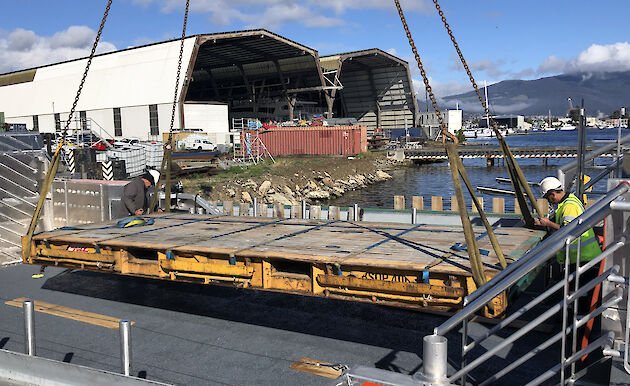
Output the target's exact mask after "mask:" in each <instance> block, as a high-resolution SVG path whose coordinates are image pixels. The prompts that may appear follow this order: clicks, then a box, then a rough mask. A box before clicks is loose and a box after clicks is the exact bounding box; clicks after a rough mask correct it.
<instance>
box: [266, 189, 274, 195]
mask: <svg viewBox="0 0 630 386" xmlns="http://www.w3.org/2000/svg"><path fill="white" fill-rule="evenodd" d="M275 193H276V190H275V189H274V188H271V189H269V190H268V191H267V194H275Z"/></svg>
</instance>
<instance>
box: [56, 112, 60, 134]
mask: <svg viewBox="0 0 630 386" xmlns="http://www.w3.org/2000/svg"><path fill="white" fill-rule="evenodd" d="M55 130H56V131H61V117H60V116H59V113H57V114H55Z"/></svg>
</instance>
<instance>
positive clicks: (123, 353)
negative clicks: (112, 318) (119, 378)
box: [118, 320, 131, 375]
mask: <svg viewBox="0 0 630 386" xmlns="http://www.w3.org/2000/svg"><path fill="white" fill-rule="evenodd" d="M130 326H131V323H130V322H129V321H128V320H121V321H120V322H119V323H118V327H119V330H120V366H121V373H122V374H124V375H131V330H130Z"/></svg>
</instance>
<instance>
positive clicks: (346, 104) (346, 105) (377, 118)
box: [320, 48, 418, 129]
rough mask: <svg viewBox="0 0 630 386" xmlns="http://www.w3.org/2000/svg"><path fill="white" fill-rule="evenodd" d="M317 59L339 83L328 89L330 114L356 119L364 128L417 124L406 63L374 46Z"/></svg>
mask: <svg viewBox="0 0 630 386" xmlns="http://www.w3.org/2000/svg"><path fill="white" fill-rule="evenodd" d="M320 61H321V65H322V67H323V68H324V69H325V71H326V72H327V73H331V74H335V75H336V76H337V80H338V82H339V84H340V86H341V88H339V89H333V90H332V91H331V92H332V97H333V99H334V104H333V115H334V116H339V117H348V118H350V117H351V118H356V119H357V120H358V122H359V123H360V124H361V125H364V126H367V127H368V129H374V128H377V127H378V128H382V129H395V128H404V127H405V126H406V127H415V126H417V123H418V103H417V101H416V98H415V93H414V90H413V85H412V81H411V74H410V72H409V65H408V63H407V62H405V61H404V60H402V59H400V58H397V57H395V56H393V55H391V54H388V53H387V52H384V51H382V50H380V49H378V48H372V49H368V50H361V51H353V52H346V53H343V54H336V55H329V56H323V57H322V58H321V59H320Z"/></svg>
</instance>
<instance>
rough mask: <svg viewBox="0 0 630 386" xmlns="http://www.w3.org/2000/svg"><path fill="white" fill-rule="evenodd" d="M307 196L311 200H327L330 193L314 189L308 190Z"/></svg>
mask: <svg viewBox="0 0 630 386" xmlns="http://www.w3.org/2000/svg"><path fill="white" fill-rule="evenodd" d="M306 198H308V199H311V200H327V199H329V198H330V193H329V192H327V191H325V190H313V191H311V192H308V194H307V195H306Z"/></svg>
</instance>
